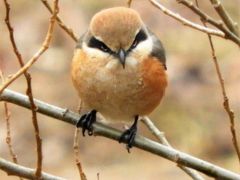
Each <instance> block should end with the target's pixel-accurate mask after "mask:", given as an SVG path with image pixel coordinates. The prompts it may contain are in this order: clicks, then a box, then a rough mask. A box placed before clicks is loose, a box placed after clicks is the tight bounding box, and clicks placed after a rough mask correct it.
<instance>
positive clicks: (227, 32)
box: [177, 0, 240, 46]
mask: <svg viewBox="0 0 240 180" xmlns="http://www.w3.org/2000/svg"><path fill="white" fill-rule="evenodd" d="M177 2H178V3H180V4H183V5H184V6H186V7H188V8H189V9H190V10H192V11H193V12H194V13H195V14H197V15H198V16H199V17H200V18H201V20H203V21H204V22H208V23H209V24H211V25H213V26H215V27H216V28H218V29H219V30H221V31H222V32H224V33H225V38H226V39H229V40H232V41H233V42H235V43H236V44H238V46H240V38H239V37H238V36H237V34H235V33H234V31H232V30H231V29H227V28H226V27H225V26H224V24H223V22H222V21H216V20H215V19H213V18H212V17H211V16H209V15H208V14H206V13H204V12H203V11H202V10H201V9H199V7H197V6H196V5H194V4H193V3H192V2H190V1H188V0H177ZM206 28H207V27H206Z"/></svg>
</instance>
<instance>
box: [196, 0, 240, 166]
mask: <svg viewBox="0 0 240 180" xmlns="http://www.w3.org/2000/svg"><path fill="white" fill-rule="evenodd" d="M195 1H196V5H197V6H198V7H199V5H198V0H195ZM201 21H202V23H203V25H204V26H206V27H207V25H206V23H205V22H204V20H203V19H201ZM207 35H208V40H209V44H210V47H211V53H212V59H213V63H214V66H215V69H216V73H217V77H218V80H219V83H220V86H221V90H222V96H223V106H224V109H225V111H226V112H227V114H228V117H229V120H230V124H231V126H230V130H231V133H232V142H233V146H234V148H235V151H236V153H237V156H238V160H239V162H240V150H239V147H238V141H237V136H236V130H235V120H234V119H235V116H234V112H233V111H232V110H231V108H230V105H229V99H228V97H227V93H226V88H225V84H224V79H223V76H222V73H221V70H220V66H219V63H218V60H217V56H216V53H215V48H214V45H213V41H212V36H211V35H210V34H207Z"/></svg>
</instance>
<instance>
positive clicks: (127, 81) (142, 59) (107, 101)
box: [71, 7, 167, 150]
mask: <svg viewBox="0 0 240 180" xmlns="http://www.w3.org/2000/svg"><path fill="white" fill-rule="evenodd" d="M71 68H72V69H71V75H72V81H73V84H74V86H75V88H76V90H77V92H78V94H79V97H80V99H81V101H82V102H83V107H84V109H86V110H87V111H88V112H87V113H86V114H84V115H83V116H81V118H80V120H79V121H78V123H77V127H80V126H81V127H82V131H83V135H84V132H85V131H86V130H87V131H88V134H89V135H92V134H93V128H92V123H94V122H95V121H96V113H97V112H99V113H100V114H101V115H103V116H104V117H105V119H106V120H109V121H124V122H133V124H132V126H131V127H130V128H129V129H127V130H126V131H125V132H123V134H122V136H121V138H120V139H119V142H123V141H124V142H126V143H127V149H128V150H129V149H130V148H131V147H132V144H133V141H134V138H135V135H136V132H137V122H138V118H139V116H143V115H148V114H149V113H151V112H152V111H153V110H154V109H155V108H156V106H157V105H158V104H159V103H160V101H161V99H162V97H163V95H164V92H165V88H166V86H167V76H166V72H165V70H166V58H165V51H164V48H163V46H162V43H161V42H160V40H159V39H158V37H157V36H156V35H155V34H154V33H152V32H151V31H150V30H149V29H148V28H147V27H146V25H145V24H144V23H143V21H142V20H141V18H140V15H139V14H138V13H137V12H136V11H135V10H133V9H130V8H125V7H114V8H110V9H105V10H102V11H100V12H98V13H97V14H95V15H94V16H93V18H92V20H91V22H90V25H89V28H88V30H87V32H86V33H84V34H83V35H82V37H81V38H80V40H79V42H78V43H77V47H76V50H75V53H74V57H73V61H72V67H71Z"/></svg>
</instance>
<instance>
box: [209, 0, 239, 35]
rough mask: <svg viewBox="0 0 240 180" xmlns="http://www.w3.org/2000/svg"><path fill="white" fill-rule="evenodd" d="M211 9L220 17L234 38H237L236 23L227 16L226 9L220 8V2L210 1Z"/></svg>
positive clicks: (216, 0)
mask: <svg viewBox="0 0 240 180" xmlns="http://www.w3.org/2000/svg"><path fill="white" fill-rule="evenodd" d="M210 1H211V3H212V5H213V7H214V8H215V10H216V12H217V13H218V15H219V16H220V17H221V19H222V20H223V22H224V23H225V25H226V26H227V27H228V29H229V30H230V31H231V32H233V33H234V34H235V35H236V36H238V37H239V31H238V27H237V23H236V22H234V21H233V20H232V18H231V16H229V14H228V12H227V11H226V9H225V8H224V7H223V6H222V4H221V2H220V1H219V0H210Z"/></svg>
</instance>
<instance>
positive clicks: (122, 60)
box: [117, 49, 127, 69]
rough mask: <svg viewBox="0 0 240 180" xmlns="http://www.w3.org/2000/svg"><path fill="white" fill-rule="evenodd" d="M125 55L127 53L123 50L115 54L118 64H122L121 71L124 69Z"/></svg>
mask: <svg viewBox="0 0 240 180" xmlns="http://www.w3.org/2000/svg"><path fill="white" fill-rule="evenodd" d="M126 55H127V53H126V52H125V50H124V49H120V50H119V51H118V53H117V56H118V59H119V61H120V63H121V64H122V66H123V69H124V68H125V61H126Z"/></svg>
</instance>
